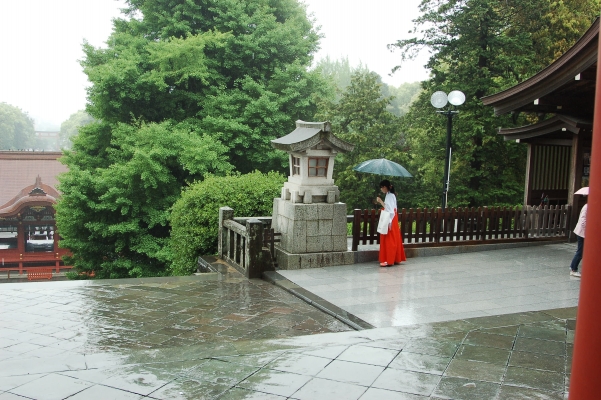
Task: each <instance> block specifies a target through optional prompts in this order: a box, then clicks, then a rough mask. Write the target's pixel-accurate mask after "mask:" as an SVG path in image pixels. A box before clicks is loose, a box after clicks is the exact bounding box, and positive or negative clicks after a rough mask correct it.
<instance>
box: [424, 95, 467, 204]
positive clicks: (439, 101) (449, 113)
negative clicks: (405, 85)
mask: <svg viewBox="0 0 601 400" xmlns="http://www.w3.org/2000/svg"><path fill="white" fill-rule="evenodd" d="M430 103H431V104H432V105H433V106H434V107H435V108H443V107H444V106H446V105H447V103H451V105H453V106H460V105H462V104H463V103H465V95H464V94H463V92H460V91H459V90H453V91H452V92H451V93H449V94H448V95H447V94H446V93H445V92H442V91H438V92H435V93H434V94H432V97H430ZM436 112H437V113H439V114H441V115H445V116H446V117H447V147H446V151H445V166H444V176H443V182H442V209H443V210H444V209H445V208H446V207H447V195H448V193H449V180H450V177H451V151H452V149H451V132H452V131H453V117H454V116H455V115H457V114H459V111H457V110H453V109H452V107H451V106H449V108H448V109H447V110H439V111H436Z"/></svg>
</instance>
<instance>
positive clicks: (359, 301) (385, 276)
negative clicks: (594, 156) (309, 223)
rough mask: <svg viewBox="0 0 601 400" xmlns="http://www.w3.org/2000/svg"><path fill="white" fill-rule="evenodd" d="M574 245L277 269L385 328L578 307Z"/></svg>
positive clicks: (301, 285)
mask: <svg viewBox="0 0 601 400" xmlns="http://www.w3.org/2000/svg"><path fill="white" fill-rule="evenodd" d="M575 252H576V245H575V244H568V243H557V244H549V245H537V246H529V247H518V248H508V249H501V250H491V251H479V252H472V253H464V254H448V255H441V256H433V257H417V258H410V259H408V261H407V262H404V263H402V264H401V265H396V266H392V267H387V268H382V267H380V266H379V265H378V263H377V262H370V263H361V264H354V265H343V266H336V267H328V268H314V269H301V270H288V271H278V274H280V275H282V276H283V277H285V278H287V279H288V280H289V281H291V282H292V283H293V284H295V285H296V286H297V287H299V288H302V289H301V291H304V292H305V294H306V295H307V296H310V295H309V294H307V293H311V294H313V295H314V296H311V297H313V298H314V299H316V298H321V299H323V300H324V301H325V303H328V304H331V305H333V307H335V308H336V309H342V310H344V311H345V312H346V313H347V316H349V317H350V318H351V319H353V318H352V317H353V316H355V317H356V318H358V319H359V320H363V321H365V322H367V323H369V324H370V325H372V326H375V327H378V328H382V327H389V326H402V325H412V324H416V323H426V322H440V321H452V320H457V319H465V318H472V317H483V316H487V315H500V314H508V313H516V312H522V311H538V310H546V309H550V308H564V307H575V306H576V305H578V296H579V293H580V278H574V277H571V276H570V275H569V271H570V269H569V265H570V262H571V261H572V257H573V256H574V253H575ZM329 307H330V308H332V306H329ZM353 320H355V319H353Z"/></svg>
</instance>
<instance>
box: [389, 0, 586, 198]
mask: <svg viewBox="0 0 601 400" xmlns="http://www.w3.org/2000/svg"><path fill="white" fill-rule="evenodd" d="M595 2H596V0H595ZM564 3H565V4H566V5H568V6H567V7H568V9H570V10H572V12H573V13H574V16H573V17H571V18H569V19H566V20H552V17H553V16H555V14H554V11H553V10H554V7H555V3H554V2H552V1H547V0H544V1H538V2H531V1H528V0H516V1H510V2H505V1H503V2H499V1H493V0H447V1H434V0H423V1H422V3H421V5H420V10H421V12H422V15H421V16H420V17H419V18H418V19H417V20H416V21H415V23H416V29H415V33H416V34H417V36H416V37H414V38H411V39H408V40H401V41H398V42H397V43H395V44H394V45H392V47H393V48H398V49H400V50H401V56H402V59H407V58H410V57H412V56H414V55H415V54H416V52H417V51H419V50H421V49H423V48H426V49H429V51H430V52H431V53H432V56H431V58H430V59H429V62H428V64H427V67H428V68H429V69H430V70H431V72H432V78H431V79H430V80H429V81H426V82H424V85H423V88H424V91H423V92H422V94H421V95H420V96H419V98H418V100H417V101H416V102H415V103H413V105H412V107H411V109H410V112H409V113H408V114H407V115H406V116H405V118H404V125H403V126H404V130H405V132H406V134H407V140H408V144H409V146H410V150H411V154H412V165H413V166H414V168H415V169H417V172H418V177H417V179H416V181H417V182H419V183H420V184H421V185H423V187H421V188H419V189H418V190H417V191H416V193H415V201H416V203H417V205H422V206H424V205H428V206H432V205H437V204H438V203H439V201H440V200H439V199H440V193H441V189H439V188H441V187H442V179H441V178H442V176H443V165H444V147H445V132H446V129H445V122H444V120H442V119H440V118H438V117H437V115H436V113H435V112H434V109H433V107H432V106H431V105H430V104H429V97H430V95H431V94H432V93H433V92H435V91H437V90H443V91H445V92H449V91H451V90H461V91H463V92H464V93H465V94H466V97H467V101H466V103H465V104H464V105H463V106H461V107H460V114H459V117H458V118H457V119H456V120H455V122H454V129H453V158H452V170H451V186H450V188H451V189H450V193H449V206H468V205H469V206H483V205H502V204H508V205H515V204H519V203H520V202H521V200H522V195H523V180H524V171H525V148H524V146H519V145H516V144H515V143H508V142H503V139H502V138H500V137H499V135H497V134H496V132H497V127H498V126H511V125H513V124H523V123H524V119H523V117H519V118H518V117H517V116H513V117H510V116H503V117H495V116H494V115H493V110H492V109H491V108H488V107H484V106H483V105H482V103H481V101H480V98H481V97H483V96H485V95H489V94H492V93H496V92H498V91H500V90H502V89H505V88H507V87H510V86H512V85H515V84H516V83H518V82H521V81H522V80H524V79H526V78H528V77H530V76H532V75H533V74H534V73H536V72H537V71H539V70H540V69H542V68H543V67H544V66H546V65H547V63H548V62H549V61H550V60H551V57H550V56H549V54H548V52H546V50H545V49H546V46H541V45H540V41H537V40H538V39H537V38H538V36H539V30H540V28H542V27H543V26H545V24H552V25H551V31H553V30H556V31H557V32H565V31H566V30H568V31H572V30H577V29H575V28H574V27H575V26H579V27H582V26H583V25H586V26H588V25H589V24H590V22H592V20H593V19H594V15H595V14H591V13H590V12H589V11H590V7H588V6H587V7H582V8H578V7H581V6H582V4H584V3H587V2H583V1H566V2H564ZM588 3H589V4H590V3H592V2H591V1H589V2H588ZM585 10H589V11H585ZM595 12H598V8H597V9H595ZM587 13H588V14H587ZM575 19H584V20H585V21H587V22H586V23H582V22H578V23H576V24H575V23H574V22H575ZM418 28H421V30H418ZM583 32H584V31H580V32H579V34H582V33H583ZM576 38H577V35H571V36H570V38H569V44H570V45H571V44H573V42H574V40H575V39H576ZM556 39H558V37H557V36H549V37H547V38H546V40H547V42H546V43H551V42H555V41H556ZM543 50H545V51H543ZM541 52H542V53H544V54H542V53H541ZM553 53H554V52H553Z"/></svg>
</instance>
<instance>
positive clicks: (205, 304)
mask: <svg viewBox="0 0 601 400" xmlns="http://www.w3.org/2000/svg"><path fill="white" fill-rule="evenodd" d="M552 246H562V245H552ZM542 247H548V248H547V249H543V253H548V254H549V259H548V260H546V261H545V265H547V266H548V267H549V268H550V269H559V268H560V267H559V265H560V264H561V263H562V262H563V258H562V257H567V256H568V254H569V253H570V252H571V247H570V246H569V245H566V246H564V247H563V248H562V247H549V246H542ZM485 253H490V254H487V255H485V256H482V254H483V253H477V254H479V256H476V254H475V253H473V254H465V255H464V256H465V257H461V256H460V255H457V256H453V257H450V258H448V259H439V260H438V261H437V263H436V264H437V265H438V266H440V267H441V268H443V270H444V272H440V273H441V274H443V275H444V279H433V278H434V276H433V275H432V276H430V278H431V280H426V281H425V282H441V281H444V280H447V279H448V280H453V275H452V273H453V272H452V268H451V267H450V266H451V265H455V266H456V267H457V268H456V270H455V273H456V274H457V276H456V277H455V280H454V282H455V283H457V282H460V281H462V280H465V279H468V278H469V277H470V276H475V277H478V276H480V277H481V276H484V275H486V274H485V273H484V272H486V270H489V268H487V266H489V265H490V264H491V263H492V264H493V265H495V266H496V267H497V268H501V269H502V268H503V266H502V265H497V264H496V262H497V261H499V262H502V261H503V260H502V259H500V256H501V254H502V253H496V256H495V254H494V252H485ZM564 253H565V254H564ZM516 254H517V255H516V258H515V259H512V258H511V257H509V258H507V259H506V260H505V261H506V264H507V268H508V269H510V270H511V271H513V272H516V270H515V269H512V267H511V266H512V265H514V263H515V262H516V261H519V262H520V263H523V264H519V265H523V268H522V269H523V270H524V271H528V270H530V269H532V271H537V270H540V269H541V268H537V267H532V265H535V264H534V261H532V260H533V258H534V256H533V255H532V253H519V252H517V253H516ZM474 257H475V258H476V259H480V258H479V257H484V259H485V260H486V262H484V263H482V261H479V262H480V263H481V265H482V269H483V271H482V272H483V273H482V274H480V275H473V274H472V275H469V276H466V273H465V269H462V268H463V266H464V265H471V264H473V260H474ZM554 262H556V265H555V264H553V263H554ZM425 264H427V260H425V259H424V260H420V259H419V258H417V259H410V260H409V263H408V264H407V265H406V266H403V268H408V269H409V271H411V269H410V268H409V267H412V266H418V265H421V266H422V271H425V270H433V269H434V266H433V265H425ZM351 267H352V266H351ZM334 268H337V267H334ZM445 268H451V269H445ZM566 269H567V267H566ZM376 271H378V273H381V274H383V276H387V275H389V274H391V273H392V272H393V269H392V268H391V269H386V270H380V269H376ZM380 271H381V272H380ZM468 272H469V271H468ZM488 272H490V270H489V271H488ZM429 274H433V272H429ZM443 275H441V276H439V277H438V278H443ZM560 275H562V276H563V275H566V276H567V273H566V274H558V275H557V276H560ZM551 276H554V275H551ZM497 278H498V277H492V278H489V281H497V280H498V279H497ZM535 278H536V279H535V280H534V281H527V279H531V278H526V277H522V278H520V279H516V280H515V282H522V283H524V285H522V286H515V287H526V288H527V287H531V286H532V287H534V286H536V285H538V284H539V283H531V284H526V282H535V281H537V280H538V281H540V280H543V281H544V280H545V279H549V280H550V281H549V282H547V283H554V284H555V286H554V287H555V289H552V288H549V293H551V292H552V293H553V294H554V295H555V296H554V298H555V297H557V296H561V294H558V293H561V292H564V291H570V290H572V289H571V286H574V284H573V283H572V282H573V281H572V280H570V279H569V278H567V279H566V280H565V282H564V281H559V279H558V278H557V279H558V280H557V281H554V280H552V279H550V278H549V277H548V276H541V275H538V276H536V277H535ZM328 279H330V278H328ZM422 279H423V278H422ZM553 279H555V278H553ZM366 281H370V279H367V280H366ZM383 281H385V280H383ZM410 281H411V280H410ZM372 282H373V280H372ZM414 282H415V284H417V285H418V286H416V289H415V290H413V291H412V293H417V292H418V291H419V290H426V292H428V293H430V292H431V290H427V289H424V288H423V287H421V286H419V282H420V281H419V279H418V280H415V281H414ZM507 282H509V280H508V281H507ZM409 283H410V282H406V283H403V284H402V285H405V284H409ZM576 283H577V282H576ZM329 284H330V283H328V285H329ZM475 284H483V285H484V284H486V283H485V282H480V281H477V282H475ZM391 286H392V287H396V285H391ZM508 287H509V286H508ZM364 288H365V286H364ZM418 288H421V289H419V290H418ZM488 290H490V289H488ZM374 291H375V292H377V293H385V292H379V291H378V290H377V289H374ZM392 292H394V290H392V289H391V290H390V291H389V292H388V293H392ZM472 292H474V293H477V291H475V290H472V291H471V292H467V293H465V295H466V296H469V295H470V294H471V293H472ZM541 293H544V292H541V291H537V292H535V293H532V295H533V296H541ZM442 296H444V297H448V296H452V295H450V294H441V295H440V296H433V297H442ZM521 299H522V300H523V298H521ZM543 299H544V298H543ZM439 300H440V299H439ZM567 300H569V301H572V303H570V304H575V302H576V300H574V299H573V298H572V297H569V298H568V299H567ZM363 301H366V299H364V300H363ZM554 301H555V300H554V299H551V298H548V304H550V306H549V307H546V308H541V309H539V310H529V311H525V310H520V309H519V307H520V304H519V303H520V302H516V303H518V304H515V307H517V308H516V310H515V311H513V312H512V311H511V309H510V306H506V307H504V308H503V309H499V310H501V312H499V315H482V316H478V317H467V316H465V317H461V316H459V317H457V318H454V320H452V321H445V322H430V323H420V324H409V323H403V324H399V326H394V327H393V326H390V327H381V328H376V329H366V330H360V331H351V330H350V328H349V327H348V326H346V325H344V324H342V323H341V322H340V321H339V320H337V319H335V318H333V317H331V316H329V315H327V314H325V313H323V312H321V311H319V310H318V309H317V308H315V307H312V306H310V305H309V304H307V303H306V302H304V301H302V300H300V299H298V298H296V297H294V296H292V295H290V294H289V293H287V292H286V291H284V290H282V289H280V288H278V287H276V286H274V285H272V284H270V283H267V282H264V281H259V280H251V281H248V280H245V279H243V278H242V277H241V276H239V275H237V274H236V273H233V272H232V271H229V272H228V273H226V274H216V273H213V274H203V275H201V276H193V277H182V278H152V279H127V280H114V281H94V282H43V283H41V282H40V283H37V282H36V283H9V284H3V285H0V304H2V305H1V306H0V307H1V309H0V311H1V314H0V400H8V399H23V398H29V399H65V398H69V399H87V400H90V399H91V400H93V399H103V400H104V399H142V398H146V399H283V398H290V399H322V398H323V399H359V398H360V399H362V400H365V399H375V398H378V399H414V400H416V399H474V400H476V399H477V400H482V399H499V400H504V399H529V398H536V399H564V398H567V394H566V393H567V391H568V389H569V378H570V371H571V369H570V368H571V357H572V347H573V339H574V327H575V316H576V308H575V307H569V306H566V307H557V306H556V305H555V304H557V303H554ZM366 304H369V303H366ZM455 304H459V303H455ZM530 304H538V307H543V306H544V304H545V302H544V301H542V302H541V301H539V302H535V303H530ZM373 312H374V313H381V311H380V310H378V309H375V308H374V309H373ZM364 314H369V313H364Z"/></svg>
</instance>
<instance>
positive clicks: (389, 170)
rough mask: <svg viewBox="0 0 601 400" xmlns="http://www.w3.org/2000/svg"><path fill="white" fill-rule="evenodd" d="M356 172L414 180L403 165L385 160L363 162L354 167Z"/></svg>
mask: <svg viewBox="0 0 601 400" xmlns="http://www.w3.org/2000/svg"><path fill="white" fill-rule="evenodd" d="M353 169H354V170H355V171H359V172H367V173H368V174H376V175H386V176H400V177H402V178H413V175H411V174H410V173H409V171H407V170H406V169H405V167H403V166H402V165H401V164H397V163H395V162H394V161H390V160H387V159H385V158H378V159H374V160H367V161H363V162H362V163H361V164H359V165H356V166H355V167H353Z"/></svg>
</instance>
